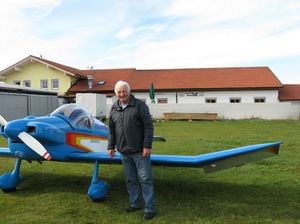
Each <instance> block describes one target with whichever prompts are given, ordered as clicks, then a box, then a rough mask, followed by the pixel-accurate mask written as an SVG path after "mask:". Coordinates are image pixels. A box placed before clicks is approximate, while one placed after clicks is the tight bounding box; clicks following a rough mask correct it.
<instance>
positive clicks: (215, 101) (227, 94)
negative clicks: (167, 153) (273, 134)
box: [68, 67, 300, 119]
mask: <svg viewBox="0 0 300 224" xmlns="http://www.w3.org/2000/svg"><path fill="white" fill-rule="evenodd" d="M90 77H92V79H90V80H89V82H90V83H89V85H88V81H87V80H79V81H78V82H77V83H76V84H75V85H73V86H72V87H71V88H70V89H69V91H68V92H69V93H70V94H74V93H77V92H96V93H102V94H106V95H107V96H108V98H107V104H108V110H109V109H110V105H111V104H112V103H113V102H114V100H115V98H114V97H113V96H114V92H113V89H114V84H115V83H116V82H117V81H118V80H124V81H127V82H128V83H129V84H130V86H131V89H132V93H133V94H134V95H135V96H136V97H137V98H139V99H142V100H143V101H145V102H146V103H147V104H148V105H149V106H150V110H151V113H152V115H153V116H154V117H156V118H162V117H163V113H166V112H186V113H217V114H218V117H219V118H225V119H250V118H263V119H299V117H300V85H283V84H282V83H281V82H280V81H279V80H278V79H277V77H276V76H275V74H274V73H273V72H272V71H271V70H270V69H269V68H268V67H242V68H197V69H164V70H137V69H107V70H93V71H92V75H91V76H90ZM151 83H153V84H154V88H155V101H156V104H151V99H150V97H149V89H150V85H151ZM292 87H293V88H292ZM281 96H282V97H281Z"/></svg>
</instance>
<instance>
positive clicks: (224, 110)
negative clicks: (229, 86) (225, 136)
mask: <svg viewBox="0 0 300 224" xmlns="http://www.w3.org/2000/svg"><path fill="white" fill-rule="evenodd" d="M148 106H149V108H150V113H151V114H152V116H153V117H154V118H158V119H161V118H163V113H172V112H177V113H217V114H218V118H219V119H253V118H259V119H300V102H299V101H297V102H296V101H295V102H280V103H236V104H230V103H222V104H221V103H220V104H219V103H216V104H148ZM110 107H111V105H108V106H107V110H108V111H109V110H110ZM108 114H109V113H108Z"/></svg>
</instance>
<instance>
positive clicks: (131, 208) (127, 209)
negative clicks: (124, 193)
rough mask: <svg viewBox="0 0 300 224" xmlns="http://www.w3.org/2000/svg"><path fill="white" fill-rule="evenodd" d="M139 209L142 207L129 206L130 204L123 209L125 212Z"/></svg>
mask: <svg viewBox="0 0 300 224" xmlns="http://www.w3.org/2000/svg"><path fill="white" fill-rule="evenodd" d="M140 209H142V208H140V207H137V208H136V207H131V206H130V207H128V208H126V209H125V211H126V212H134V211H136V210H140Z"/></svg>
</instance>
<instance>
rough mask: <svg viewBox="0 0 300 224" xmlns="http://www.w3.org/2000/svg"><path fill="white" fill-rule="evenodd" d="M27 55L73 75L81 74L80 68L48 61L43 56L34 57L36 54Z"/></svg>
mask: <svg viewBox="0 0 300 224" xmlns="http://www.w3.org/2000/svg"><path fill="white" fill-rule="evenodd" d="M29 57H32V58H34V59H36V60H37V61H42V62H44V63H46V64H49V65H52V66H53V67H56V68H59V69H61V70H64V71H66V72H69V73H71V74H73V75H79V76H82V70H80V69H77V68H73V67H70V66H66V65H63V64H59V63H56V62H54V61H50V60H47V59H44V58H41V57H36V56H33V55H30V56H29ZM82 77H84V76H82Z"/></svg>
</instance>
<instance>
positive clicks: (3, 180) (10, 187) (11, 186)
mask: <svg viewBox="0 0 300 224" xmlns="http://www.w3.org/2000/svg"><path fill="white" fill-rule="evenodd" d="M21 162H22V160H21V159H17V161H16V165H15V168H14V170H13V171H12V172H11V173H5V174H3V175H2V176H0V188H1V189H2V191H3V192H4V193H9V192H13V191H15V190H16V189H17V186H18V185H19V184H20V182H21V177H20V168H21Z"/></svg>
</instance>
